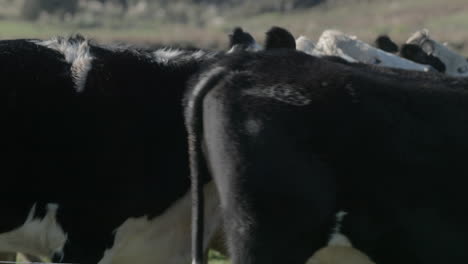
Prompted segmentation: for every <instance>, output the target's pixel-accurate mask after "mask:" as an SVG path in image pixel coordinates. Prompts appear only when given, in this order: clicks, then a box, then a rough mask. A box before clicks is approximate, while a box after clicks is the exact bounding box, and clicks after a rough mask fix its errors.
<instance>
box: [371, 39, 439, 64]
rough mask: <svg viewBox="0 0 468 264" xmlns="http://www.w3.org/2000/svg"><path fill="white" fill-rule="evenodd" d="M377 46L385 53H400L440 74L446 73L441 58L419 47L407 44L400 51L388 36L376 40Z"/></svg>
mask: <svg viewBox="0 0 468 264" xmlns="http://www.w3.org/2000/svg"><path fill="white" fill-rule="evenodd" d="M375 45H376V47H377V48H379V49H381V50H383V51H386V52H390V53H397V52H399V55H400V56H401V57H403V58H405V59H408V60H410V61H414V62H416V63H419V64H425V65H430V66H432V68H434V69H435V70H437V71H438V72H445V64H444V63H443V62H442V61H441V60H440V59H439V58H437V57H435V56H433V55H432V54H427V53H426V52H424V50H423V49H422V48H421V47H420V46H419V45H415V44H406V43H405V44H403V45H402V46H401V49H400V48H399V47H398V45H397V44H396V43H395V42H393V41H392V40H391V39H390V37H389V36H387V35H380V36H378V37H377V39H376V40H375Z"/></svg>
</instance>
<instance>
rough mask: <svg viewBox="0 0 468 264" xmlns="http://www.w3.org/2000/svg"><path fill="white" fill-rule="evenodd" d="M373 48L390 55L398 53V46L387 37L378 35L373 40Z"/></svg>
mask: <svg viewBox="0 0 468 264" xmlns="http://www.w3.org/2000/svg"><path fill="white" fill-rule="evenodd" d="M375 46H376V47H377V48H379V49H381V50H383V51H386V52H390V53H397V52H398V45H397V44H395V42H393V41H392V40H391V39H390V37H389V36H387V35H380V36H378V37H377V39H376V40H375Z"/></svg>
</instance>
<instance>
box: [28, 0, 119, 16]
mask: <svg viewBox="0 0 468 264" xmlns="http://www.w3.org/2000/svg"><path fill="white" fill-rule="evenodd" d="M96 1H98V2H101V3H102V4H104V3H106V2H115V3H117V4H120V5H121V6H122V9H123V10H124V12H125V11H126V10H127V9H128V0H96ZM78 7H79V0H25V1H24V4H23V7H22V10H21V14H22V16H23V18H25V19H27V20H36V19H38V18H39V16H40V14H41V13H42V12H46V13H49V14H55V15H59V16H60V17H61V18H62V19H63V18H64V16H65V15H66V14H70V15H72V16H73V15H75V14H76V13H77V12H78Z"/></svg>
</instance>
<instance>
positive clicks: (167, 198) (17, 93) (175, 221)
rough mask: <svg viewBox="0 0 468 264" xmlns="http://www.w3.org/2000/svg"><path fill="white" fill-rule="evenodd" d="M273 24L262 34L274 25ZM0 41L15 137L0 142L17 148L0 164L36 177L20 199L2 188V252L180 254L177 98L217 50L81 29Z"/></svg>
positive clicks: (169, 258) (161, 258)
mask: <svg viewBox="0 0 468 264" xmlns="http://www.w3.org/2000/svg"><path fill="white" fill-rule="evenodd" d="M235 32H236V30H235ZM269 32H273V33H270V34H267V42H268V38H269V37H270V36H276V33H274V32H280V30H278V29H273V30H270V31H269ZM281 33H282V32H281ZM246 34H248V33H246ZM275 40H281V39H280V38H276V39H275ZM285 43H287V42H285ZM0 50H1V51H3V53H2V54H3V55H0V57H1V58H2V61H4V62H5V63H6V64H5V65H4V66H3V68H2V70H3V73H4V74H5V77H4V87H6V88H5V89H4V90H3V96H2V97H1V98H3V99H4V101H3V104H1V105H2V107H4V109H3V110H4V111H3V113H4V115H3V116H2V117H3V118H4V119H3V121H4V124H5V127H11V129H10V130H8V129H6V130H5V131H3V132H2V133H4V134H3V135H4V136H5V137H4V138H10V139H11V138H13V139H15V140H13V141H8V140H6V141H4V142H2V146H4V148H2V150H3V151H4V153H5V154H6V153H11V152H12V153H16V154H15V155H11V156H10V158H9V159H7V160H4V161H2V162H4V164H3V163H2V165H5V166H4V168H5V169H6V172H7V173H6V174H10V175H13V176H14V177H11V180H8V182H9V183H11V184H17V185H19V184H18V183H20V181H23V180H25V179H28V180H30V179H32V180H33V183H34V185H32V186H30V187H28V188H25V189H22V191H24V192H25V193H26V194H28V195H26V196H25V197H24V199H18V198H17V196H14V195H12V193H8V192H7V193H4V197H5V198H6V200H5V201H4V203H5V204H4V206H7V205H8V206H12V205H14V206H15V209H14V210H11V214H12V217H4V219H3V220H2V221H1V222H0V226H1V228H0V232H4V233H3V234H2V233H0V251H13V252H16V251H20V252H24V253H28V254H32V255H38V256H45V257H48V258H52V260H53V261H65V262H70V263H73V262H79V263H85V264H86V263H97V262H98V261H99V260H100V259H101V257H103V258H102V259H101V260H100V261H99V263H106V264H118V263H125V261H127V260H128V259H127V258H128V256H139V261H138V262H139V263H153V261H157V263H187V262H188V261H189V260H190V257H189V255H190V248H189V247H188V246H190V244H189V242H190V233H189V232H186V230H190V225H189V222H187V220H188V219H190V217H189V213H190V208H189V207H188V205H189V204H190V202H188V201H189V197H187V194H186V193H187V191H188V188H189V178H188V175H189V171H188V164H187V162H188V158H187V153H186V149H187V146H186V144H187V143H186V141H185V140H184V139H185V130H184V120H183V114H182V98H183V94H184V91H185V88H186V85H187V84H188V83H189V82H190V79H191V78H192V77H193V76H194V75H196V74H197V72H198V71H199V70H200V69H201V68H203V67H206V65H209V64H210V63H211V62H212V61H213V60H216V59H217V57H220V56H222V55H223V52H209V51H203V50H199V49H198V50H197V49H188V50H187V49H168V48H158V49H141V48H138V49H136V48H132V47H122V46H110V47H109V46H104V45H99V44H97V43H94V42H92V41H89V40H87V39H85V38H83V37H81V36H79V35H77V36H75V37H70V38H55V39H52V40H47V41H41V40H12V41H1V42H0ZM47 69H48V70H47ZM36 109H39V111H37V112H35V110H36ZM166 111H168V112H167V113H166ZM171 141H173V142H171ZM62 153H67V154H68V155H69V156H66V155H62ZM35 154H41V155H39V156H37V157H36V156H35ZM34 157H36V159H34ZM72 168H73V169H72ZM33 169H36V171H32V170H33ZM45 171H46V172H48V174H47V176H46V177H43V178H41V179H36V178H35V177H33V175H34V173H41V174H42V173H44V172H45ZM13 186H15V185H13ZM33 186H35V187H33ZM209 186H210V185H209V184H208V187H206V188H207V192H208V193H207V196H209V197H211V198H210V199H212V201H213V202H212V205H213V207H212V208H214V209H212V210H210V211H208V212H207V219H211V221H212V222H210V224H209V225H208V226H207V229H209V230H212V231H210V232H209V233H207V234H206V236H207V237H209V236H219V232H220V230H218V229H217V226H218V225H219V222H218V221H217V219H218V218H219V217H217V214H219V212H218V211H217V210H215V209H217V206H216V204H217V201H218V198H217V195H216V194H215V193H214V192H212V191H211V192H209V190H210V187H209ZM211 189H212V188H211ZM84 190H86V195H87V196H85V197H81V196H80V195H81V194H82V192H83V191H84ZM49 193H50V194H49ZM46 194H47V195H46ZM88 196H89V197H88ZM20 209H22V211H20ZM83 215H84V216H86V217H87V218H83V217H82V216H83ZM25 219H27V220H26V222H24V220H25ZM23 222H24V224H23V225H22V226H20V225H21V223H23ZM18 226H19V227H18ZM12 230H13V231H12ZM34 230H35V231H34ZM143 230H145V231H143ZM213 230H214V231H213ZM31 231H34V232H31ZM130 231H134V232H130ZM215 232H217V234H218V235H216V234H213V233H215ZM113 233H115V241H113V238H114V236H113ZM137 234H145V236H138V235H137ZM20 238H21V239H20ZM18 240H21V244H18V242H17V241H18ZM66 241H69V242H66ZM90 241H91V242H90ZM142 245H145V247H143V246H142ZM163 246H164V247H168V248H172V250H173V251H167V250H164V248H163ZM207 246H208V245H206V246H205V248H207ZM211 246H213V247H215V248H217V249H221V250H223V247H222V244H220V243H217V244H214V245H211ZM106 248H107V250H106V252H105V253H104V256H103V252H104V249H106ZM131 252H133V253H131ZM183 252H185V253H183ZM171 253H175V254H177V255H178V257H177V258H175V257H174V256H173V255H172V254H171ZM145 261H148V262H145Z"/></svg>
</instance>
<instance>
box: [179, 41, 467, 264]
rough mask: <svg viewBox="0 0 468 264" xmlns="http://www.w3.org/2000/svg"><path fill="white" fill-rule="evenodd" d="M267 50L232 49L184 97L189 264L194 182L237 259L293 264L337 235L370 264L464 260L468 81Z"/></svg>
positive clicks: (197, 197)
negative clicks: (339, 216)
mask: <svg viewBox="0 0 468 264" xmlns="http://www.w3.org/2000/svg"><path fill="white" fill-rule="evenodd" d="M400 72H405V74H396V71H394V70H391V71H389V72H386V70H385V68H382V69H377V67H365V66H363V65H355V64H346V63H342V62H338V63H337V62H334V61H332V60H329V59H326V58H317V57H312V56H308V55H306V54H304V53H300V52H294V51H288V50H275V51H266V52H258V53H236V54H231V55H230V56H227V57H226V58H224V59H222V60H221V61H220V62H219V63H217V64H215V65H213V66H212V68H211V70H208V71H206V72H205V74H203V75H202V77H201V78H200V79H199V81H198V82H197V83H196V85H194V87H193V89H192V91H191V92H190V93H188V95H187V106H186V124H187V129H188V133H189V146H190V161H191V173H192V188H193V190H194V192H193V198H194V199H193V202H194V204H193V205H194V207H193V212H194V214H193V216H194V217H193V221H194V222H193V224H194V225H195V226H196V227H197V229H196V230H194V235H195V238H194V242H195V243H194V249H195V251H193V253H194V262H193V263H201V262H200V258H201V251H200V249H201V247H200V246H199V245H198V244H197V243H200V242H201V240H202V238H201V236H200V234H201V233H200V231H202V227H203V226H202V225H201V221H202V220H203V214H201V213H200V212H201V211H200V210H201V209H202V207H203V206H202V205H203V195H202V194H201V192H200V190H201V184H202V182H203V181H201V178H200V177H202V176H204V175H205V172H206V168H207V169H208V170H209V171H210V172H211V175H212V177H213V178H214V180H215V182H216V186H217V188H218V192H219V193H220V201H221V208H222V213H223V220H224V230H225V231H226V234H227V241H228V246H229V249H230V253H231V256H232V260H233V263H234V264H240V263H242V264H251V263H255V264H266V263H268V264H274V263H292V264H295V263H301V264H302V263H304V262H305V261H306V259H307V258H308V257H309V256H311V255H312V254H313V253H314V251H315V250H317V249H318V248H320V247H322V246H324V245H325V244H326V241H327V240H328V236H329V233H330V232H331V231H332V227H333V224H334V215H335V213H336V212H338V211H341V210H344V211H346V212H347V213H348V215H347V218H346V219H345V220H344V222H343V226H342V232H343V233H344V234H345V235H346V236H348V237H349V238H350V239H351V241H352V243H353V244H354V245H355V247H356V248H357V249H359V250H362V251H363V252H365V253H366V254H368V255H369V256H370V257H371V258H372V259H373V260H374V261H375V262H376V263H379V264H389V263H402V264H405V263H408V264H409V263H411V264H423V263H424V264H439V263H460V262H464V261H465V260H466V259H468V246H467V244H466V243H465V240H466V236H467V235H468V228H467V225H466V222H467V221H468V205H467V203H466V199H467V196H466V192H465V180H464V177H465V175H467V173H468V167H467V166H466V161H465V159H466V156H467V155H468V139H467V138H466V133H467V131H468V117H467V115H466V113H467V112H468V80H466V79H455V78H450V77H447V76H443V75H440V74H437V73H435V74H433V73H422V72H421V73H417V72H414V71H403V70H400Z"/></svg>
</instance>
